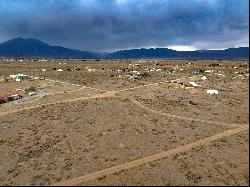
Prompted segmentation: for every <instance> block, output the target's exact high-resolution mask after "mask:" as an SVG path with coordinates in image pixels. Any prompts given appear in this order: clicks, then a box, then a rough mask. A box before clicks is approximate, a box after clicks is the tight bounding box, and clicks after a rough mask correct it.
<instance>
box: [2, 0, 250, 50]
mask: <svg viewBox="0 0 250 187" xmlns="http://www.w3.org/2000/svg"><path fill="white" fill-rule="evenodd" d="M0 1H1V2H0V42H3V41H6V40H9V39H12V38H15V37H24V38H30V37H32V38H36V39H39V40H42V41H44V42H46V43H49V44H51V45H61V46H64V47H68V48H74V49H80V50H91V51H114V50H119V49H130V48H141V47H144V48H148V47H170V48H173V49H178V50H195V49H220V48H228V47H239V46H248V45H249V44H248V43H249V36H248V33H249V24H248V20H249V8H248V7H249V1H248V0H92V1H91V0H0Z"/></svg>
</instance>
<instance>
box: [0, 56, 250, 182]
mask: <svg viewBox="0 0 250 187" xmlns="http://www.w3.org/2000/svg"><path fill="white" fill-rule="evenodd" d="M44 69H45V70H46V71H45V70H44ZM58 69H61V70H63V71H57V70H58ZM248 71H249V62H248V61H206V60H204V61H201V60H200V61H198V60H197V61H191V60H190V61H188V60H169V59H167V60H166V59H151V60H149V59H148V60H100V61H95V60H87V61H81V60H70V59H68V60H67V59H64V60H59V59H57V60H52V59H51V60H49V61H47V62H32V61H22V62H19V61H17V62H5V61H2V62H0V78H1V81H0V93H1V94H5V93H8V92H11V91H13V90H15V89H18V88H22V87H29V86H35V87H36V88H37V90H36V91H37V92H38V93H47V95H45V96H42V97H33V96H28V95H27V94H26V93H25V92H20V93H21V94H22V95H23V96H24V98H23V99H20V100H19V101H18V102H17V101H12V102H8V103H4V104H0V154H1V157H0V184H1V185H53V184H59V185H249V177H248V175H249V161H248V157H249V133H248V126H249V124H248V120H249V105H248V102H249V95H248V94H249V74H248V73H249V72H248ZM17 73H23V74H27V75H29V76H36V77H39V79H37V80H25V81H22V82H15V81H13V80H8V81H6V79H7V78H8V77H9V75H11V74H17ZM131 75H134V77H136V78H135V79H134V80H133V79H130V78H131ZM204 76H205V77H206V78H207V79H205V80H202V77H204ZM40 78H42V79H40ZM189 82H195V83H197V84H198V85H199V86H197V87H196V86H192V85H190V83H189ZM209 89H216V90H218V91H219V94H218V95H210V94H208V93H207V90H209Z"/></svg>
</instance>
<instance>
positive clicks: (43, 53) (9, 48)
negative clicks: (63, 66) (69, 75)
mask: <svg viewBox="0 0 250 187" xmlns="http://www.w3.org/2000/svg"><path fill="white" fill-rule="evenodd" d="M0 57H23V58H24V57H45V58H185V59H239V58H240V59H246V58H249V47H239V48H228V49H225V50H196V51H176V50H172V49H168V48H149V49H145V48H141V49H129V50H120V51H116V52H112V53H101V52H91V51H80V50H74V49H68V48H64V47H61V46H51V45H49V44H46V43H44V42H42V41H40V40H37V39H34V38H28V39H24V38H15V39H12V40H8V41H6V42H3V43H0Z"/></svg>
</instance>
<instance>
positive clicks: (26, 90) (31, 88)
mask: <svg viewBox="0 0 250 187" xmlns="http://www.w3.org/2000/svg"><path fill="white" fill-rule="evenodd" d="M35 91H36V87H35V86H30V87H29V88H25V90H24V92H25V93H26V94H27V93H30V92H35Z"/></svg>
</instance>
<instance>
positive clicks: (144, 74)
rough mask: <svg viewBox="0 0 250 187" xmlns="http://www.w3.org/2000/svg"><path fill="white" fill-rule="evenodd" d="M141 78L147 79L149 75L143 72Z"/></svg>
mask: <svg viewBox="0 0 250 187" xmlns="http://www.w3.org/2000/svg"><path fill="white" fill-rule="evenodd" d="M141 77H142V78H148V77H150V75H149V74H148V73H147V72H143V73H142V74H141Z"/></svg>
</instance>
